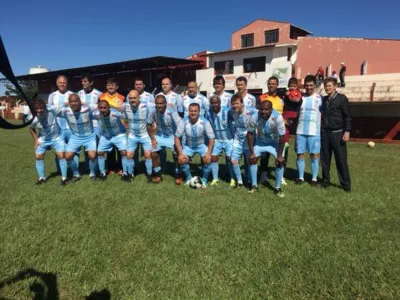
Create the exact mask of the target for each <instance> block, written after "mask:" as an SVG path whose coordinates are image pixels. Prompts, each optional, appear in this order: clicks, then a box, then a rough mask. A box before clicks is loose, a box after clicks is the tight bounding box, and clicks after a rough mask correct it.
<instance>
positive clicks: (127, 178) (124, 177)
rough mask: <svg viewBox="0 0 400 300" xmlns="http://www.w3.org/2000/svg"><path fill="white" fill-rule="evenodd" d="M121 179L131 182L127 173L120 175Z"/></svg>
mask: <svg viewBox="0 0 400 300" xmlns="http://www.w3.org/2000/svg"><path fill="white" fill-rule="evenodd" d="M121 181H123V182H131V179H130V178H129V176H128V175H126V174H123V175H122V176H121Z"/></svg>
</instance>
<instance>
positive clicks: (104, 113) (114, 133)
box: [93, 100, 130, 182]
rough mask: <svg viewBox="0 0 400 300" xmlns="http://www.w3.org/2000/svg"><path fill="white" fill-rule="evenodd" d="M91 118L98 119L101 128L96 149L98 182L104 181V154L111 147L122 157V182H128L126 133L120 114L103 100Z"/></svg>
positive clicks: (105, 177) (105, 176)
mask: <svg viewBox="0 0 400 300" xmlns="http://www.w3.org/2000/svg"><path fill="white" fill-rule="evenodd" d="M93 118H95V119H98V120H99V122H100V125H101V127H102V128H103V130H102V132H101V136H100V140H99V145H98V147H97V160H98V163H99V170H100V177H99V178H100V180H106V179H107V175H106V166H105V161H104V154H105V152H110V151H111V149H112V148H113V146H115V147H117V148H118V150H119V151H120V153H121V157H122V170H123V174H122V177H121V180H122V181H125V182H129V181H130V179H129V177H128V170H127V160H126V146H127V142H126V132H125V126H124V125H122V114H121V113H120V112H119V111H118V110H116V109H115V108H110V104H108V102H107V101H105V100H100V102H99V105H98V110H97V111H96V112H94V113H93Z"/></svg>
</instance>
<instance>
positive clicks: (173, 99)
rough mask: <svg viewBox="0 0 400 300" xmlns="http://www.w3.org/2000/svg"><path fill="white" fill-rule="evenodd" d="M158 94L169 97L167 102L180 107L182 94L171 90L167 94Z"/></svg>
mask: <svg viewBox="0 0 400 300" xmlns="http://www.w3.org/2000/svg"><path fill="white" fill-rule="evenodd" d="M158 95H163V96H164V97H165V98H166V99H167V104H173V105H174V106H175V107H178V103H180V102H182V99H181V96H180V95H179V94H177V93H175V92H173V91H171V92H170V93H169V94H168V95H165V94H164V93H163V92H161V93H158V94H157V95H156V97H155V98H157V96H158Z"/></svg>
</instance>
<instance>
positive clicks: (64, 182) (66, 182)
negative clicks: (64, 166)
mask: <svg viewBox="0 0 400 300" xmlns="http://www.w3.org/2000/svg"><path fill="white" fill-rule="evenodd" d="M67 184H68V179H67V178H65V179H61V183H60V185H61V186H65V185H67Z"/></svg>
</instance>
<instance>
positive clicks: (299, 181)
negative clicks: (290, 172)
mask: <svg viewBox="0 0 400 300" xmlns="http://www.w3.org/2000/svg"><path fill="white" fill-rule="evenodd" d="M302 183H304V179H301V178H296V184H302Z"/></svg>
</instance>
